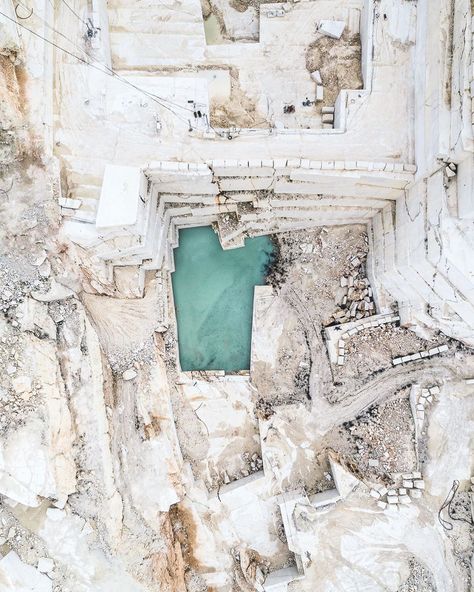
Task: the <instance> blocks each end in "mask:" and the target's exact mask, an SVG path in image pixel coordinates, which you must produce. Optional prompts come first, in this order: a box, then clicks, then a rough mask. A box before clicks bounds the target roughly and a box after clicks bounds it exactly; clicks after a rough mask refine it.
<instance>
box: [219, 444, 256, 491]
mask: <svg viewBox="0 0 474 592" xmlns="http://www.w3.org/2000/svg"><path fill="white" fill-rule="evenodd" d="M241 458H242V460H243V462H244V468H243V469H241V471H240V472H239V473H237V474H234V475H229V473H228V472H227V471H223V473H222V476H221V478H222V483H224V485H228V484H229V483H232V482H233V481H237V480H239V479H242V478H243V477H248V476H249V475H251V474H252V473H258V471H261V470H262V469H263V460H262V458H261V457H260V456H259V455H258V454H257V453H256V452H254V453H253V454H250V452H244V453H243V454H242V456H241Z"/></svg>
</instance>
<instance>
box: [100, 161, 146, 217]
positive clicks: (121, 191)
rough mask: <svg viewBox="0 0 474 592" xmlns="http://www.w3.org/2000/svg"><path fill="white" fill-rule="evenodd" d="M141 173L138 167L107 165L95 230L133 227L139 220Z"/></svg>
mask: <svg viewBox="0 0 474 592" xmlns="http://www.w3.org/2000/svg"><path fill="white" fill-rule="evenodd" d="M141 178H142V172H141V170H140V169H139V168H138V167H128V166H116V165H107V166H106V168H105V173H104V179H103V182H102V190H101V192H100V200H99V207H98V209H97V219H96V226H97V228H114V227H122V226H133V225H135V224H136V223H137V222H138V219H139V208H140V204H141V203H142V202H141V200H140V189H141V187H140V185H141Z"/></svg>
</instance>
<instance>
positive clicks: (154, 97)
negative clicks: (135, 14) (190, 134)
mask: <svg viewBox="0 0 474 592" xmlns="http://www.w3.org/2000/svg"><path fill="white" fill-rule="evenodd" d="M0 15H2V16H4V17H5V18H6V19H8V20H9V21H11V22H13V23H14V24H16V25H17V26H18V27H21V28H22V29H25V30H26V31H28V32H29V33H31V34H32V35H34V36H35V37H38V38H39V39H42V40H43V41H44V42H45V43H48V44H49V45H52V46H53V47H55V48H56V49H58V50H60V51H62V52H63V53H65V54H67V55H69V56H71V57H73V58H74V59H76V60H79V61H80V62H82V63H83V64H86V65H87V66H89V67H91V68H93V69H94V70H97V71H98V72H101V73H102V74H105V75H106V76H110V77H111V78H115V79H117V80H119V81H120V82H122V83H123V84H127V85H128V86H130V87H132V88H134V89H135V90H137V91H138V92H141V93H142V94H144V95H145V96H147V97H149V98H150V99H151V100H153V101H155V102H156V103H157V104H158V105H160V106H161V107H163V108H164V109H167V110H168V111H169V112H170V113H172V114H173V115H175V116H176V117H177V118H179V119H181V120H182V121H184V122H185V123H188V121H189V120H187V119H186V118H184V117H183V116H181V115H179V114H178V113H176V112H175V111H173V109H171V108H170V107H169V106H167V105H165V104H163V102H162V101H166V102H168V103H170V104H173V105H174V106H176V107H179V108H181V109H185V110H186V111H192V109H189V108H187V107H182V106H181V105H179V104H177V103H173V102H172V101H169V100H168V99H164V98H162V97H159V96H158V95H155V94H153V93H150V92H148V91H145V90H143V89H141V88H140V87H138V86H137V85H135V84H133V82H130V81H129V80H127V79H126V78H123V77H122V76H120V75H119V74H117V73H116V72H115V71H114V70H112V68H109V67H108V66H106V65H103V64H101V66H102V65H103V66H104V68H105V69H106V70H103V69H102V68H101V67H99V66H98V65H97V64H93V63H91V62H89V61H88V60H85V59H83V58H81V57H80V56H78V55H76V54H74V53H73V52H71V51H69V50H67V49H65V48H64V47H61V46H60V45H58V44H57V43H55V42H54V41H51V40H49V39H46V38H45V37H43V35H40V34H39V33H37V32H36V31H33V30H32V29H30V28H28V27H26V26H25V25H23V24H22V23H19V22H18V21H16V20H15V19H13V18H11V17H9V16H8V15H7V14H5V13H4V12H2V11H0ZM35 16H36V15H35ZM38 18H40V17H38ZM41 20H42V19H41ZM45 24H47V23H45ZM48 26H49V25H48ZM49 27H50V26H49ZM50 28H51V29H52V30H54V31H55V32H57V33H58V34H61V35H62V36H64V35H63V34H62V33H60V32H59V31H56V30H55V29H53V28H52V27H50ZM75 47H76V46H75ZM82 51H83V50H82ZM84 53H85V52H84ZM191 128H192V126H191ZM192 129H193V128H192Z"/></svg>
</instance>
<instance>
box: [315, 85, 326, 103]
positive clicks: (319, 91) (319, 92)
mask: <svg viewBox="0 0 474 592" xmlns="http://www.w3.org/2000/svg"><path fill="white" fill-rule="evenodd" d="M316 100H317V101H323V100H324V86H321V85H320V84H318V85H316Z"/></svg>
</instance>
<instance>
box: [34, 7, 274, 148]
mask: <svg viewBox="0 0 474 592" xmlns="http://www.w3.org/2000/svg"><path fill="white" fill-rule="evenodd" d="M62 1H63V2H64V4H66V6H67V7H68V8H69V9H70V10H71V11H72V13H73V14H74V15H75V16H76V18H78V19H79V20H80V21H81V22H82V23H84V24H85V25H86V27H87V29H88V30H89V24H88V23H86V22H85V21H84V20H83V19H82V18H81V17H80V16H79V15H78V14H77V13H76V12H75V11H74V10H72V8H71V7H70V6H69V5H68V3H67V2H66V1H65V0H62ZM158 2H159V3H160V4H161V5H162V6H163V7H164V8H166V9H169V10H172V11H173V10H174V11H176V12H181V13H183V12H184V14H188V15H190V16H194V15H193V14H192V13H191V12H186V11H181V10H178V9H175V8H172V7H169V6H166V4H164V3H163V2H161V1H160V0H158ZM42 20H43V19H42ZM45 24H46V25H47V23H45ZM47 26H49V25H47ZM50 28H52V27H50ZM53 30H54V31H55V32H57V33H58V34H60V35H61V36H63V37H65V36H64V35H62V34H61V33H59V32H58V31H56V29H53ZM66 39H68V38H67V37H66ZM74 47H76V49H80V48H78V47H77V46H76V45H74ZM81 51H84V50H81ZM84 53H85V52H84ZM86 55H87V54H86ZM103 66H104V68H106V69H107V70H108V71H110V72H111V73H112V74H114V75H115V76H116V77H118V78H121V79H122V77H121V76H120V75H119V74H117V73H116V72H115V71H114V70H112V69H111V68H109V67H108V66H107V65H105V64H103ZM123 80H124V81H126V82H127V83H128V84H130V85H132V86H134V88H136V89H137V90H139V91H140V92H142V93H144V94H146V95H148V96H150V97H156V98H159V99H161V100H162V101H166V102H168V103H170V104H172V105H174V106H176V107H178V108H180V109H184V110H185V111H189V112H190V113H193V114H195V112H196V111H195V109H189V108H188V107H183V106H182V105H179V104H178V103H174V102H173V101H170V100H168V99H165V98H163V97H158V96H157V95H154V94H153V93H150V92H149V91H144V90H143V89H140V88H139V87H136V86H135V85H133V84H132V83H130V82H129V81H127V80H126V79H125V78H123ZM206 119H207V127H208V128H209V129H211V130H212V131H213V132H214V133H215V134H216V135H218V136H220V137H224V136H227V138H228V139H229V140H231V139H233V138H234V137H235V136H233V135H232V134H231V132H230V131H228V132H227V134H226V133H225V132H221V131H218V130H217V129H216V128H215V127H214V126H213V125H212V123H211V121H210V113H209V115H208V116H207V118H206ZM183 121H184V119H183ZM187 122H188V124H189V127H190V131H192V130H193V129H195V128H193V126H192V124H191V120H187ZM260 123H263V122H260ZM237 133H238V134H240V131H238V132H237Z"/></svg>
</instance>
